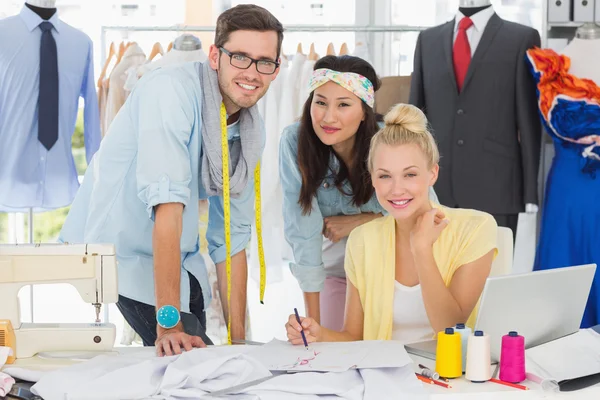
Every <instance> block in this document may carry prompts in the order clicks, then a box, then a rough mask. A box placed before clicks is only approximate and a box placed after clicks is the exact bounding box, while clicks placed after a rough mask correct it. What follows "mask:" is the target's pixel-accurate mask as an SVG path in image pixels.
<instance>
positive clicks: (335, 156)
mask: <svg viewBox="0 0 600 400" xmlns="http://www.w3.org/2000/svg"><path fill="white" fill-rule="evenodd" d="M379 87H380V81H379V79H378V78H377V75H376V73H375V70H374V68H373V67H372V66H371V65H370V64H369V63H368V62H366V61H365V60H363V59H361V58H358V57H353V56H339V57H336V56H326V57H323V58H321V59H320V60H319V61H317V62H316V64H315V66H314V71H313V75H312V77H311V80H310V83H309V93H310V95H309V97H308V99H307V100H306V103H305V104H304V108H303V112H302V116H301V118H300V121H299V122H297V123H295V124H293V125H290V126H288V127H287V128H286V129H285V130H284V132H283V135H282V138H281V143H280V157H279V158H280V161H279V173H280V176H281V183H282V187H283V202H284V207H283V215H284V232H285V238H286V240H287V242H288V243H289V244H290V246H291V247H292V250H293V254H294V262H292V263H291V264H290V267H291V270H292V273H293V274H294V276H295V277H296V279H297V280H298V283H299V284H300V288H301V289H302V291H303V292H304V300H305V305H306V313H307V315H308V316H309V317H312V318H313V319H315V320H316V321H317V322H319V323H321V324H322V325H323V326H325V327H327V328H329V329H333V330H341V328H342V324H343V321H344V305H345V298H346V275H345V272H344V254H345V247H346V240H347V237H348V235H349V234H350V232H351V231H352V230H353V229H354V228H356V227H358V226H360V225H362V224H364V223H366V222H369V221H371V220H373V219H375V218H378V217H381V216H382V215H383V212H384V209H383V208H382V207H381V206H380V204H379V203H378V201H377V198H376V197H375V195H374V190H373V185H372V184H371V177H370V174H369V172H368V167H367V156H368V154H369V145H370V142H371V138H372V137H373V135H375V133H376V132H377V131H378V129H379V125H378V121H377V116H376V113H375V111H374V109H373V106H374V95H375V91H377V90H378V89H379Z"/></svg>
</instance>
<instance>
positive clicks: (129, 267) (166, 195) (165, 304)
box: [60, 5, 283, 355]
mask: <svg viewBox="0 0 600 400" xmlns="http://www.w3.org/2000/svg"><path fill="white" fill-rule="evenodd" d="M282 40H283V27H282V25H281V23H280V22H279V21H278V20H277V19H276V18H275V17H274V16H273V15H272V14H271V13H269V12H268V11H267V10H265V9H264V8H261V7H258V6H255V5H239V6H237V7H234V8H231V9H229V10H227V11H225V12H224V13H223V14H221V15H220V16H219V18H218V20H217V27H216V32H215V44H214V45H212V46H211V48H210V52H209V56H208V61H206V62H205V63H204V64H200V63H188V64H181V65H175V66H170V67H166V68H161V69H158V70H155V71H152V73H148V74H145V75H144V77H143V78H142V79H141V80H140V81H139V82H138V83H137V85H136V87H135V88H134V89H133V91H132V92H131V94H130V96H129V98H128V99H127V101H126V103H125V104H124V105H123V107H122V108H121V110H120V111H119V113H118V114H117V116H116V117H115V119H114V121H113V122H112V124H111V126H110V128H109V130H108V132H107V135H106V136H105V138H104V140H103V142H102V146H101V148H100V150H99V151H98V152H97V153H96V155H95V157H94V159H93V160H92V162H91V164H90V166H89V167H88V170H87V171H86V175H85V178H84V181H83V184H82V186H81V188H80V190H79V192H78V194H77V196H76V198H75V200H74V202H73V204H72V206H71V210H70V212H69V215H68V217H67V220H66V222H65V224H64V226H63V229H62V231H61V235H60V240H61V241H63V242H71V243H114V244H115V248H116V251H117V260H118V263H119V264H118V265H119V266H118V273H119V301H118V303H117V306H118V308H119V310H120V311H121V313H122V314H123V316H124V317H125V320H126V321H127V322H128V323H129V324H130V325H131V326H132V328H133V329H134V330H135V331H136V332H137V333H138V334H139V335H140V336H141V338H142V340H143V342H144V345H145V346H152V345H156V349H157V354H158V355H172V354H179V353H181V351H182V350H191V349H192V348H193V347H204V346H205V345H207V344H211V341H210V339H209V338H208V337H207V336H206V317H205V312H204V310H205V308H206V306H207V305H208V304H209V301H210V299H211V296H210V293H211V290H210V287H209V284H208V276H207V272H206V266H205V264H204V261H203V258H202V255H201V254H200V252H199V248H200V245H199V215H198V214H199V213H198V202H199V200H202V199H206V198H208V200H209V204H210V205H209V222H208V230H207V234H206V238H207V241H208V244H209V253H210V256H211V258H212V259H213V261H214V262H215V264H216V265H217V275H218V281H219V291H220V294H221V300H222V303H223V310H224V314H225V319H226V320H228V318H229V314H230V313H231V336H232V339H243V338H244V337H245V316H246V281H247V265H246V253H245V247H246V245H247V244H248V242H249V240H250V236H251V224H252V221H253V219H254V182H253V175H254V169H255V168H256V165H257V162H258V160H259V159H260V156H261V155H262V150H263V148H264V144H265V138H266V135H265V132H264V127H263V124H262V121H261V118H260V115H259V114H258V110H257V107H256V103H257V102H258V100H259V99H260V98H261V97H263V96H264V95H265V93H266V91H267V89H268V88H269V85H270V84H271V82H272V81H273V80H274V79H275V77H276V76H277V74H278V72H279V54H280V52H281V42H282ZM221 104H223V105H224V106H225V111H226V118H227V132H226V138H225V133H223V140H226V141H227V143H228V145H229V153H230V162H229V164H230V171H229V173H230V185H231V186H230V188H231V190H230V194H231V254H232V257H231V272H232V273H231V281H232V290H231V309H229V308H228V306H227V300H226V297H227V276H226V269H225V235H224V223H223V219H224V217H223V215H224V209H223V176H222V175H223V170H222V158H221V154H222V151H221V143H222V142H221V141H222V131H221V123H220V122H221V119H220V116H221V113H220V111H221Z"/></svg>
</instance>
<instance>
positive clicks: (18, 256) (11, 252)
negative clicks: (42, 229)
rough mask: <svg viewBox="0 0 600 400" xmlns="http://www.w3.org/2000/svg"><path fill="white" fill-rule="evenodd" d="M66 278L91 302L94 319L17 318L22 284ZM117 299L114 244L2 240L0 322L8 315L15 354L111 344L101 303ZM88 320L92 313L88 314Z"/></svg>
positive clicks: (97, 349)
mask: <svg viewBox="0 0 600 400" xmlns="http://www.w3.org/2000/svg"><path fill="white" fill-rule="evenodd" d="M50 283H69V284H71V285H73V286H74V287H75V288H76V289H77V291H78V292H79V294H80V295H81V298H82V299H83V301H85V302H87V303H90V304H92V305H93V308H94V311H95V314H96V319H95V322H93V323H79V324H75V323H66V324H65V323H57V324H53V323H21V317H20V307H19V299H18V293H19V290H20V289H21V288H22V287H23V286H26V285H39V284H50ZM117 300H118V290H117V261H116V254H115V249H114V246H113V245H102V244H89V245H86V244H44V245H0V321H1V320H9V321H10V322H11V324H12V327H13V330H14V336H15V342H16V349H15V350H16V351H15V353H16V354H15V356H16V358H18V359H22V358H28V357H33V356H35V355H36V354H38V353H40V352H56V351H94V352H103V351H110V350H112V349H113V345H114V343H115V336H116V329H115V325H113V324H109V323H101V322H100V311H101V306H102V304H105V303H115V302H117ZM90 319H91V318H90Z"/></svg>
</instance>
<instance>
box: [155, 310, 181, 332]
mask: <svg viewBox="0 0 600 400" xmlns="http://www.w3.org/2000/svg"><path fill="white" fill-rule="evenodd" d="M180 318H181V317H180V315H179V310H178V309H177V308H175V307H173V306H169V305H166V306H162V307H161V308H159V309H158V311H157V312H156V322H157V323H158V325H159V326H161V327H162V328H165V329H171V328H173V327H175V326H176V325H177V324H178V323H179V320H180Z"/></svg>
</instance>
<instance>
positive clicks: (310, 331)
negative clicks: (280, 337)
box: [285, 314, 321, 345]
mask: <svg viewBox="0 0 600 400" xmlns="http://www.w3.org/2000/svg"><path fill="white" fill-rule="evenodd" d="M300 323H301V324H302V327H300V324H299V323H298V320H297V319H296V314H291V315H290V317H289V318H288V322H287V323H286V324H285V329H286V331H287V337H288V341H289V342H290V343H291V344H301V345H304V341H303V340H302V334H301V333H300V332H302V330H304V336H305V337H306V342H307V343H313V342H317V341H318V339H319V337H320V336H321V325H319V324H318V323H317V321H315V320H314V319H312V318H304V317H300Z"/></svg>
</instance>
